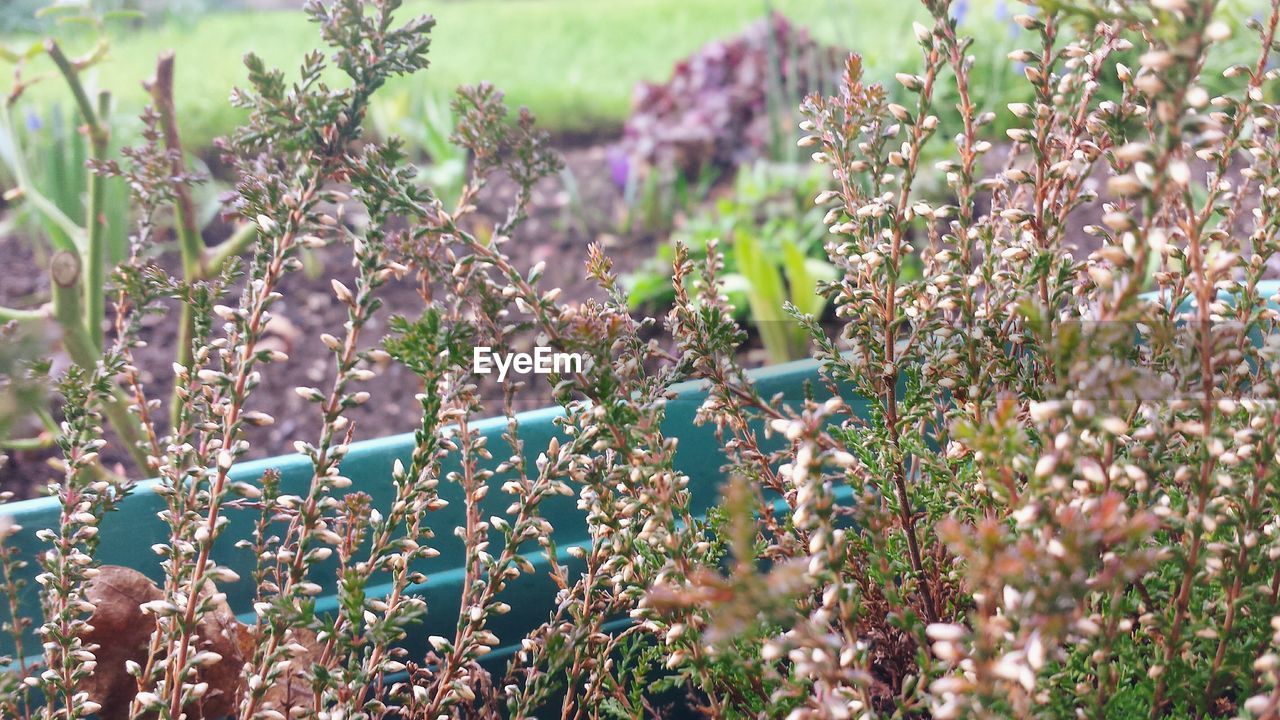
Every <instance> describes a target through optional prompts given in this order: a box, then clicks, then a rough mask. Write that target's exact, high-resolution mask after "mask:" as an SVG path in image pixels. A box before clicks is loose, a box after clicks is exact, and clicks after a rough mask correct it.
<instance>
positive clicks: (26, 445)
mask: <svg viewBox="0 0 1280 720" xmlns="http://www.w3.org/2000/svg"><path fill="white" fill-rule="evenodd" d="M51 447H53V436H52V435H41V436H40V437H33V438H0V448H4V449H5V450H16V451H18V452H22V451H26V450H44V449H46V448H51Z"/></svg>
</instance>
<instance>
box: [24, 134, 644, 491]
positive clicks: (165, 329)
mask: <svg viewBox="0 0 1280 720" xmlns="http://www.w3.org/2000/svg"><path fill="white" fill-rule="evenodd" d="M607 144H608V143H607V142H604V143H602V142H599V141H597V142H595V143H594V144H587V145H583V144H580V142H574V141H573V140H571V139H566V140H565V141H564V142H562V143H561V145H562V146H565V145H567V147H564V148H563V150H562V152H563V154H564V156H565V161H566V164H567V167H568V170H569V172H570V173H572V176H573V179H574V184H575V185H576V187H577V193H576V197H575V196H574V195H573V194H571V193H570V192H569V191H568V190H566V183H565V182H564V180H563V179H562V178H560V177H553V178H548V179H546V180H544V181H543V182H542V183H540V184H539V185H538V186H537V187H536V188H535V196H534V198H533V202H532V208H531V211H530V216H529V219H528V220H527V221H526V224H525V225H524V226H523V227H522V228H521V230H520V232H519V237H518V238H517V241H513V242H511V243H510V244H509V245H508V248H507V249H508V252H509V253H510V254H511V255H512V259H513V261H514V262H515V264H516V265H517V267H524V268H528V267H530V266H532V265H533V264H534V263H536V262H538V261H546V272H545V274H544V278H545V279H544V281H543V282H544V283H545V285H544V287H560V288H562V289H563V294H562V296H561V297H562V298H563V300H564V301H568V302H572V301H581V300H584V299H586V298H588V297H596V296H599V294H600V293H599V290H598V288H596V287H595V285H594V284H593V282H592V281H591V280H590V279H589V278H588V277H587V274H586V272H585V270H584V266H585V261H586V257H587V246H588V244H589V243H591V242H593V241H599V242H601V243H603V244H604V245H605V247H606V249H607V251H608V253H609V254H610V256H611V257H612V258H613V260H614V262H615V269H616V270H617V271H618V272H619V273H625V272H627V271H629V270H632V269H634V268H635V267H636V266H638V265H639V264H640V262H641V261H643V260H644V259H645V258H646V257H650V256H652V254H653V252H654V243H655V242H657V239H656V238H655V237H654V236H653V235H651V234H647V235H646V234H636V235H635V236H633V237H628V238H625V239H620V238H618V237H617V236H615V235H613V234H612V233H613V232H614V231H613V228H614V227H616V226H617V224H618V223H617V217H618V215H619V213H621V212H622V197H621V192H620V190H619V189H618V188H617V187H616V186H615V185H614V184H613V182H612V181H611V180H610V174H609V170H608V163H607V160H606V155H605V149H606V147H607ZM510 193H511V185H510V183H506V182H495V183H494V184H493V185H492V186H491V187H490V188H489V189H487V190H486V192H485V194H484V195H482V197H481V202H479V203H478V205H479V208H480V209H479V215H480V216H481V217H482V218H486V217H487V218H489V219H490V220H495V219H497V218H499V217H501V216H502V214H503V213H504V212H505V208H506V205H507V200H508V199H509V197H510ZM31 247H32V245H31V243H29V242H26V241H25V240H23V239H20V238H16V237H14V236H13V234H12V233H9V234H6V235H5V236H3V237H0V258H3V259H4V261H3V264H4V271H3V272H2V273H0V304H4V305H8V306H17V307H31V306H34V305H35V304H37V303H38V302H40V301H41V300H42V298H44V297H46V296H47V288H48V281H47V277H46V273H45V272H44V271H43V269H42V268H43V260H44V259H43V258H40V257H37V256H36V255H35V254H33V252H32V250H31ZM350 257H351V256H350V252H349V250H348V249H347V248H346V247H345V246H334V247H329V248H325V249H323V250H319V251H315V252H314V253H313V254H312V255H311V256H310V257H309V258H308V259H307V263H306V264H307V269H306V270H304V271H299V272H295V273H292V274H290V275H288V276H287V277H286V278H285V280H284V281H283V283H282V287H281V289H280V291H281V293H282V294H283V296H284V299H283V300H281V301H280V302H279V303H278V304H277V305H276V306H275V307H274V308H273V311H274V314H275V315H276V316H277V319H276V320H275V321H274V322H273V323H272V326H271V327H270V329H269V334H268V336H267V338H266V339H265V340H264V342H266V343H269V344H270V345H272V346H275V347H278V348H279V349H282V350H285V351H286V352H287V353H288V354H289V360H288V361H287V362H284V363H279V364H274V365H269V366H267V367H265V368H264V370H263V377H262V383H261V385H260V386H259V387H258V388H257V389H256V390H255V391H254V393H253V395H252V396H251V399H250V403H249V404H250V407H251V409H257V410H262V411H264V412H268V413H270V414H271V415H274V416H275V417H276V423H275V425H273V426H271V427H269V428H263V429H260V430H257V429H255V430H253V431H252V432H251V434H250V435H249V437H248V439H249V441H250V444H251V447H252V448H253V449H252V450H251V457H266V456H270V455H278V454H282V453H287V452H292V449H293V442H294V441H296V440H310V441H314V439H315V438H316V436H317V433H318V430H319V426H320V422H319V413H318V411H317V409H316V406H314V405H312V404H310V403H307V402H305V401H303V400H302V399H301V398H299V397H298V396H297V395H296V394H295V393H294V388H295V387H297V386H299V385H309V386H317V387H321V388H325V387H328V386H329V384H330V382H331V375H332V367H333V359H332V355H331V353H330V352H329V351H328V350H327V349H326V348H325V347H324V345H323V344H321V342H320V340H319V336H320V334H321V333H322V332H331V333H335V334H336V333H338V332H339V331H340V329H341V327H342V324H343V322H344V321H345V320H346V309H345V307H344V306H341V305H339V304H338V303H337V302H336V300H335V299H334V297H333V292H332V290H331V289H330V284H329V279H330V278H333V277H336V278H338V279H340V280H343V281H348V280H349V278H350V276H351V274H352V269H351V267H350ZM161 262H162V263H164V264H166V265H170V264H172V265H176V262H174V258H173V257H170V256H165V257H163V258H162V259H161ZM348 284H349V283H348ZM380 296H381V297H382V299H383V303H384V305H383V308H382V309H381V310H380V311H379V312H378V313H377V315H376V316H375V318H374V319H373V320H372V322H371V323H370V324H369V326H368V328H367V331H366V333H365V335H364V344H365V345H366V346H369V345H371V344H372V343H374V342H375V341H376V340H377V339H378V338H380V337H381V336H382V335H383V334H384V333H385V331H386V329H387V322H388V320H389V318H391V317H392V316H393V315H403V316H406V317H417V316H418V314H420V313H421V311H422V300H421V298H420V297H419V296H418V293H417V289H416V287H415V286H414V284H413V283H411V282H409V281H402V282H396V281H393V282H391V283H389V284H388V285H386V286H384V287H383V288H382V290H381V291H380ZM175 318H176V315H174V314H166V315H162V316H154V317H151V318H148V320H147V324H146V326H145V329H144V333H143V339H145V340H146V341H147V344H148V347H147V348H144V349H143V350H141V351H140V352H139V354H138V360H139V362H140V366H141V369H142V370H143V376H144V380H145V381H146V382H147V383H148V385H149V387H151V388H153V389H154V391H153V392H154V393H155V394H154V395H153V396H157V397H158V396H159V395H160V394H161V393H162V392H163V389H165V388H167V387H168V385H169V383H170V382H171V380H172V371H171V369H170V365H171V363H172V360H173V355H172V352H173V346H174V342H175V337H176V319H175ZM48 335H49V338H48V339H49V342H50V345H51V346H52V347H55V348H56V340H57V333H56V331H55V329H54V328H53V327H50V328H49V329H48ZM60 362H61V363H63V364H65V362H66V360H65V358H62V359H61V361H60ZM362 389H365V390H368V391H369V392H370V393H372V398H371V399H370V401H369V402H368V403H366V404H365V405H364V406H362V407H360V408H356V409H355V410H354V411H353V412H351V413H350V418H351V420H352V422H353V424H354V427H355V439H357V440H365V439H370V438H376V437H380V436H385V435H392V434H396V433H403V432H410V431H412V430H413V429H414V428H415V426H416V424H417V422H418V420H419V410H418V407H417V402H416V400H414V395H415V394H416V393H418V392H419V391H420V390H421V387H420V384H419V382H418V380H417V378H416V377H415V376H413V375H412V373H410V372H408V371H407V370H405V369H404V368H403V367H400V366H399V365H397V364H395V363H392V364H390V365H389V366H388V367H386V368H385V369H383V371H382V372H381V373H380V375H379V376H378V378H377V379H376V380H375V381H373V382H369V383H365V386H364V387H363V388H362ZM488 390H489V391H490V392H489V393H488V394H489V395H491V396H494V397H496V396H499V395H500V391H498V390H497V388H496V383H494V387H492V388H488ZM166 400H167V398H166ZM549 400H550V391H549V388H547V387H545V386H543V385H539V384H537V383H530V384H529V386H528V387H527V388H526V389H525V390H523V391H521V392H520V393H519V394H518V396H517V402H518V408H517V409H521V410H523V409H531V408H535V407H541V406H543V405H546V404H548V402H549ZM23 429H24V428H22V427H21V425H19V426H18V427H15V428H14V431H15V433H14V434H15V436H26V435H30V434H32V433H33V432H34V430H35V428H31V427H30V426H28V427H26V428H25V430H26V433H25V434H24V433H22V432H21V430H23ZM8 454H9V456H10V459H9V462H8V464H7V465H6V466H5V467H3V468H0V489H3V490H11V491H13V492H14V493H15V495H16V496H17V497H24V496H30V495H32V494H38V492H39V489H40V488H41V487H42V486H43V485H45V484H46V483H47V482H48V481H49V480H51V479H53V478H54V477H55V475H56V472H55V470H54V469H53V468H52V467H51V466H50V464H49V460H50V459H51V458H53V457H55V456H56V455H57V451H56V449H47V450H40V451H19V452H9V453H8ZM103 456H104V459H106V460H107V462H108V463H109V465H111V466H116V467H117V469H118V470H121V471H123V472H128V473H130V474H134V473H133V472H132V468H131V467H129V464H128V461H127V460H126V459H125V457H124V455H123V453H121V452H120V451H119V449H118V447H117V448H115V449H114V450H113V449H111V448H108V449H105V450H104V453H103Z"/></svg>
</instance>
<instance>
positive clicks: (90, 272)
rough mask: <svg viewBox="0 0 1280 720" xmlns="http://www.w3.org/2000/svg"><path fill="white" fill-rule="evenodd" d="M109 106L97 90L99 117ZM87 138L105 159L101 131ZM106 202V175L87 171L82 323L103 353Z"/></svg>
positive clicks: (95, 152)
mask: <svg viewBox="0 0 1280 720" xmlns="http://www.w3.org/2000/svg"><path fill="white" fill-rule="evenodd" d="M110 105H111V96H110V95H109V94H108V93H106V92H103V93H100V94H99V95H98V117H104V116H106V114H107V112H108V110H109V108H110ZM90 137H92V138H94V140H93V142H92V148H91V150H90V152H91V153H92V157H93V159H94V160H99V161H100V160H105V159H106V156H107V136H106V135H105V134H104V133H92V132H91V133H90ZM105 201H106V178H104V177H102V176H101V175H99V174H98V173H96V172H94V171H93V170H90V171H89V207H88V208H87V209H86V210H85V225H86V226H87V227H88V230H89V252H88V262H87V264H88V269H87V271H86V273H85V274H86V278H85V280H86V281H85V286H84V300H85V304H84V313H85V315H84V320H85V323H84V324H85V329H86V330H88V331H89V338H90V339H91V340H93V343H94V346H95V347H96V348H97V349H98V352H102V321H103V318H105V317H106V307H105V297H106V271H107V257H106V255H107V237H106V233H107V222H106V218H105V217H104V213H103V204H104V202H105Z"/></svg>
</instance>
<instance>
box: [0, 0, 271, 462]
mask: <svg viewBox="0 0 1280 720" xmlns="http://www.w3.org/2000/svg"><path fill="white" fill-rule="evenodd" d="M64 14H65V13H64ZM113 15H114V13H111V12H107V13H105V14H103V13H98V12H96V11H95V9H94V7H93V6H92V4H89V5H86V6H85V7H83V8H81V9H80V11H79V15H77V16H76V19H79V20H82V21H88V22H90V23H91V24H93V25H95V26H96V27H98V29H99V30H101V29H102V26H103V24H104V21H105V19H106V18H108V17H111V16H113ZM107 52H108V43H107V41H106V39H105V36H104V35H102V34H100V35H99V39H98V41H97V42H96V43H95V44H94V45H93V47H92V48H91V49H90V50H89V52H88V53H86V54H85V55H84V56H82V57H71V56H68V55H67V53H66V52H65V51H64V50H63V48H62V45H61V44H60V43H59V42H58V41H57V40H56V39H53V38H49V39H47V40H45V41H44V43H43V44H38V45H35V46H33V47H32V49H31V50H29V51H28V52H26V53H23V54H19V53H16V52H11V51H6V52H5V53H2V54H0V58H2V59H4V60H6V61H7V62H9V63H12V64H14V66H15V68H16V72H15V80H14V84H13V86H12V88H11V89H10V91H9V92H8V94H7V95H6V97H5V99H4V103H3V107H2V108H0V160H2V161H3V163H4V165H5V168H6V170H7V171H8V176H9V178H8V179H9V180H10V181H11V182H12V187H10V188H8V189H7V190H6V198H7V199H8V200H9V201H11V202H14V203H20V204H21V207H23V208H24V209H25V210H26V211H27V212H28V213H30V215H31V216H32V217H33V218H34V219H35V220H36V222H35V223H34V225H35V226H37V227H39V228H41V232H40V233H39V234H40V235H42V236H43V237H44V239H45V240H46V241H47V243H48V246H47V247H43V246H41V247H40V248H39V249H40V250H41V251H42V252H48V253H49V256H48V264H49V277H50V294H51V297H50V299H49V301H48V302H47V303H45V304H43V305H41V306H39V307H36V308H32V309H17V308H0V319H3V320H5V321H11V320H12V321H18V322H19V323H21V324H24V325H28V326H31V325H35V324H38V323H42V322H48V321H52V322H54V323H55V324H56V325H57V326H58V328H59V330H60V331H61V334H62V345H63V348H64V349H65V350H66V352H67V354H68V355H69V356H70V357H71V359H72V361H73V362H75V363H76V364H77V365H78V366H79V367H81V368H82V369H83V370H85V371H91V370H92V369H93V368H94V367H95V365H96V363H97V362H98V360H99V359H101V357H102V356H103V353H104V352H105V351H106V345H105V339H104V338H105V336H104V333H105V330H106V326H107V325H108V324H109V315H108V313H107V307H106V303H105V299H106V298H107V296H108V292H107V278H108V276H109V275H110V274H111V271H112V268H114V267H116V266H117V265H118V264H119V263H121V262H122V261H124V260H125V258H126V256H127V255H128V247H127V242H126V240H125V234H124V233H125V229H124V225H125V224H126V222H127V221H128V217H127V216H128V204H127V202H124V198H123V197H122V196H123V192H122V188H123V184H122V183H119V182H116V181H114V180H113V179H112V178H111V177H110V175H111V171H110V167H111V164H112V163H113V162H114V160H113V158H114V157H116V156H117V152H118V151H117V150H116V148H115V146H113V141H112V127H111V98H110V94H109V93H108V92H106V91H101V92H98V93H97V94H96V95H93V96H91V93H90V90H89V87H88V85H87V84H86V82H85V74H86V73H87V72H88V71H89V70H90V68H92V67H93V66H94V65H95V64H97V63H98V62H99V61H100V60H101V59H102V58H103V57H105V56H106V53H107ZM41 56H43V57H46V58H47V59H48V60H49V61H50V62H51V63H52V65H53V67H54V68H55V69H56V71H57V75H58V77H59V78H60V79H61V81H62V82H64V83H65V85H66V89H67V94H68V96H69V99H70V101H71V102H72V104H73V105H74V107H75V118H76V129H74V130H73V129H70V128H67V127H66V126H65V125H64V120H63V115H62V114H61V113H60V112H56V113H54V114H52V115H50V116H49V117H48V118H47V122H48V127H47V128H46V127H43V126H42V125H43V124H44V123H45V122H46V120H43V119H41V118H40V116H39V115H38V114H34V115H28V118H29V119H31V120H32V122H29V123H27V125H29V127H22V126H21V125H20V124H19V123H18V122H17V121H15V118H14V115H15V112H16V111H18V110H19V108H20V107H21V104H20V100H21V99H22V96H23V95H24V93H25V92H26V91H27V89H28V87H29V86H30V85H31V84H33V83H35V82H37V81H39V80H40V79H41V78H40V76H39V75H36V76H34V77H30V78H28V77H27V76H26V75H25V74H24V73H23V70H24V69H25V68H26V65H27V64H29V63H31V62H33V61H34V60H35V59H36V58H37V57H41ZM173 65H174V57H173V55H172V54H167V55H165V56H163V57H161V58H160V59H159V61H158V62H157V65H156V73H155V76H154V77H153V78H152V79H151V80H149V81H148V82H147V88H148V90H149V91H150V93H151V98H152V108H153V109H154V112H155V121H154V123H153V124H152V126H151V127H150V131H151V132H154V133H156V134H157V135H158V136H159V137H162V138H163V144H164V146H165V147H166V148H167V152H168V153H169V158H168V165H167V167H165V168H163V170H161V168H159V167H157V168H154V169H155V170H156V171H157V172H161V171H162V172H164V173H165V175H166V176H167V183H166V184H165V187H166V188H167V190H166V192H168V193H169V199H170V201H171V203H172V208H173V216H174V220H173V226H174V233H175V235H176V238H177V245H178V248H179V250H180V254H181V258H182V266H183V272H184V274H185V276H186V278H187V279H188V280H189V281H190V282H200V281H203V280H206V279H208V278H211V277H213V276H214V275H216V272H217V268H219V267H220V266H221V264H222V263H223V262H224V261H225V260H226V259H227V258H229V257H231V256H234V255H236V254H238V253H239V252H241V251H243V250H244V248H245V246H246V244H247V243H248V242H249V241H250V240H251V239H252V237H251V235H252V232H251V228H249V227H248V226H247V225H246V226H243V227H242V229H241V230H240V231H238V232H237V233H236V234H234V235H233V236H232V237H231V238H229V239H227V240H226V241H225V242H223V243H222V244H220V245H219V246H217V247H213V248H208V247H206V246H205V243H204V241H203V239H202V237H201V234H200V230H199V224H198V219H197V210H196V207H195V204H194V202H193V201H192V198H191V193H190V188H189V186H190V184H192V183H194V182H198V181H199V180H200V178H199V177H198V176H197V175H196V174H194V173H190V172H189V171H188V170H187V166H186V159H185V157H184V151H183V148H182V143H181V139H180V137H179V134H178V126H177V120H176V118H175V117H174V110H173ZM28 112H29V113H30V112H34V111H33V110H30V109H28ZM31 158H35V159H36V161H37V164H36V165H34V166H32V165H30V161H31ZM157 179H158V178H157ZM82 198H83V200H82ZM192 307H193V306H192V305H191V304H190V303H181V304H180V305H179V310H178V315H179V333H178V334H179V337H178V341H177V344H176V347H175V349H174V350H175V356H176V358H175V359H176V360H177V361H178V362H179V363H180V364H187V363H189V362H190V352H191V329H192V324H193V322H195V321H194V319H193V317H192V314H191V313H192ZM109 398H110V399H109V401H108V402H107V404H106V405H104V407H103V409H102V411H103V413H104V415H105V417H106V419H107V421H108V423H109V424H110V426H111V428H112V430H113V431H114V432H115V433H116V434H117V435H118V436H119V437H120V438H122V439H123V440H124V443H123V448H122V449H123V450H124V451H125V452H126V453H128V454H129V455H130V456H131V457H132V458H133V461H134V463H135V464H136V466H137V467H138V468H139V469H142V468H145V467H146V465H147V463H146V454H145V452H144V451H143V450H142V449H141V448H140V446H139V444H138V443H139V442H140V441H141V440H142V434H143V432H144V431H143V428H141V427H140V426H139V423H138V420H137V418H135V417H133V416H132V415H131V414H130V413H129V412H128V411H127V410H126V405H127V401H126V399H125V398H124V396H123V394H122V393H121V392H119V391H116V392H113V393H111V394H110V395H109ZM175 408H176V403H175ZM28 411H29V412H32V413H33V414H35V415H36V416H37V417H43V416H45V415H47V411H46V410H45V409H44V408H40V407H37V406H32V407H31V408H29V410H28ZM174 412H176V409H175V411H174ZM46 425H47V423H46ZM55 435H56V433H46V434H45V435H44V436H43V437H45V438H47V440H43V439H36V440H28V439H24V438H7V437H6V438H3V439H2V440H0V442H3V443H5V444H6V445H10V446H12V445H14V444H15V443H16V444H17V445H19V446H25V445H31V444H33V442H39V443H44V442H49V443H52V442H53V441H54V436H55Z"/></svg>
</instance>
